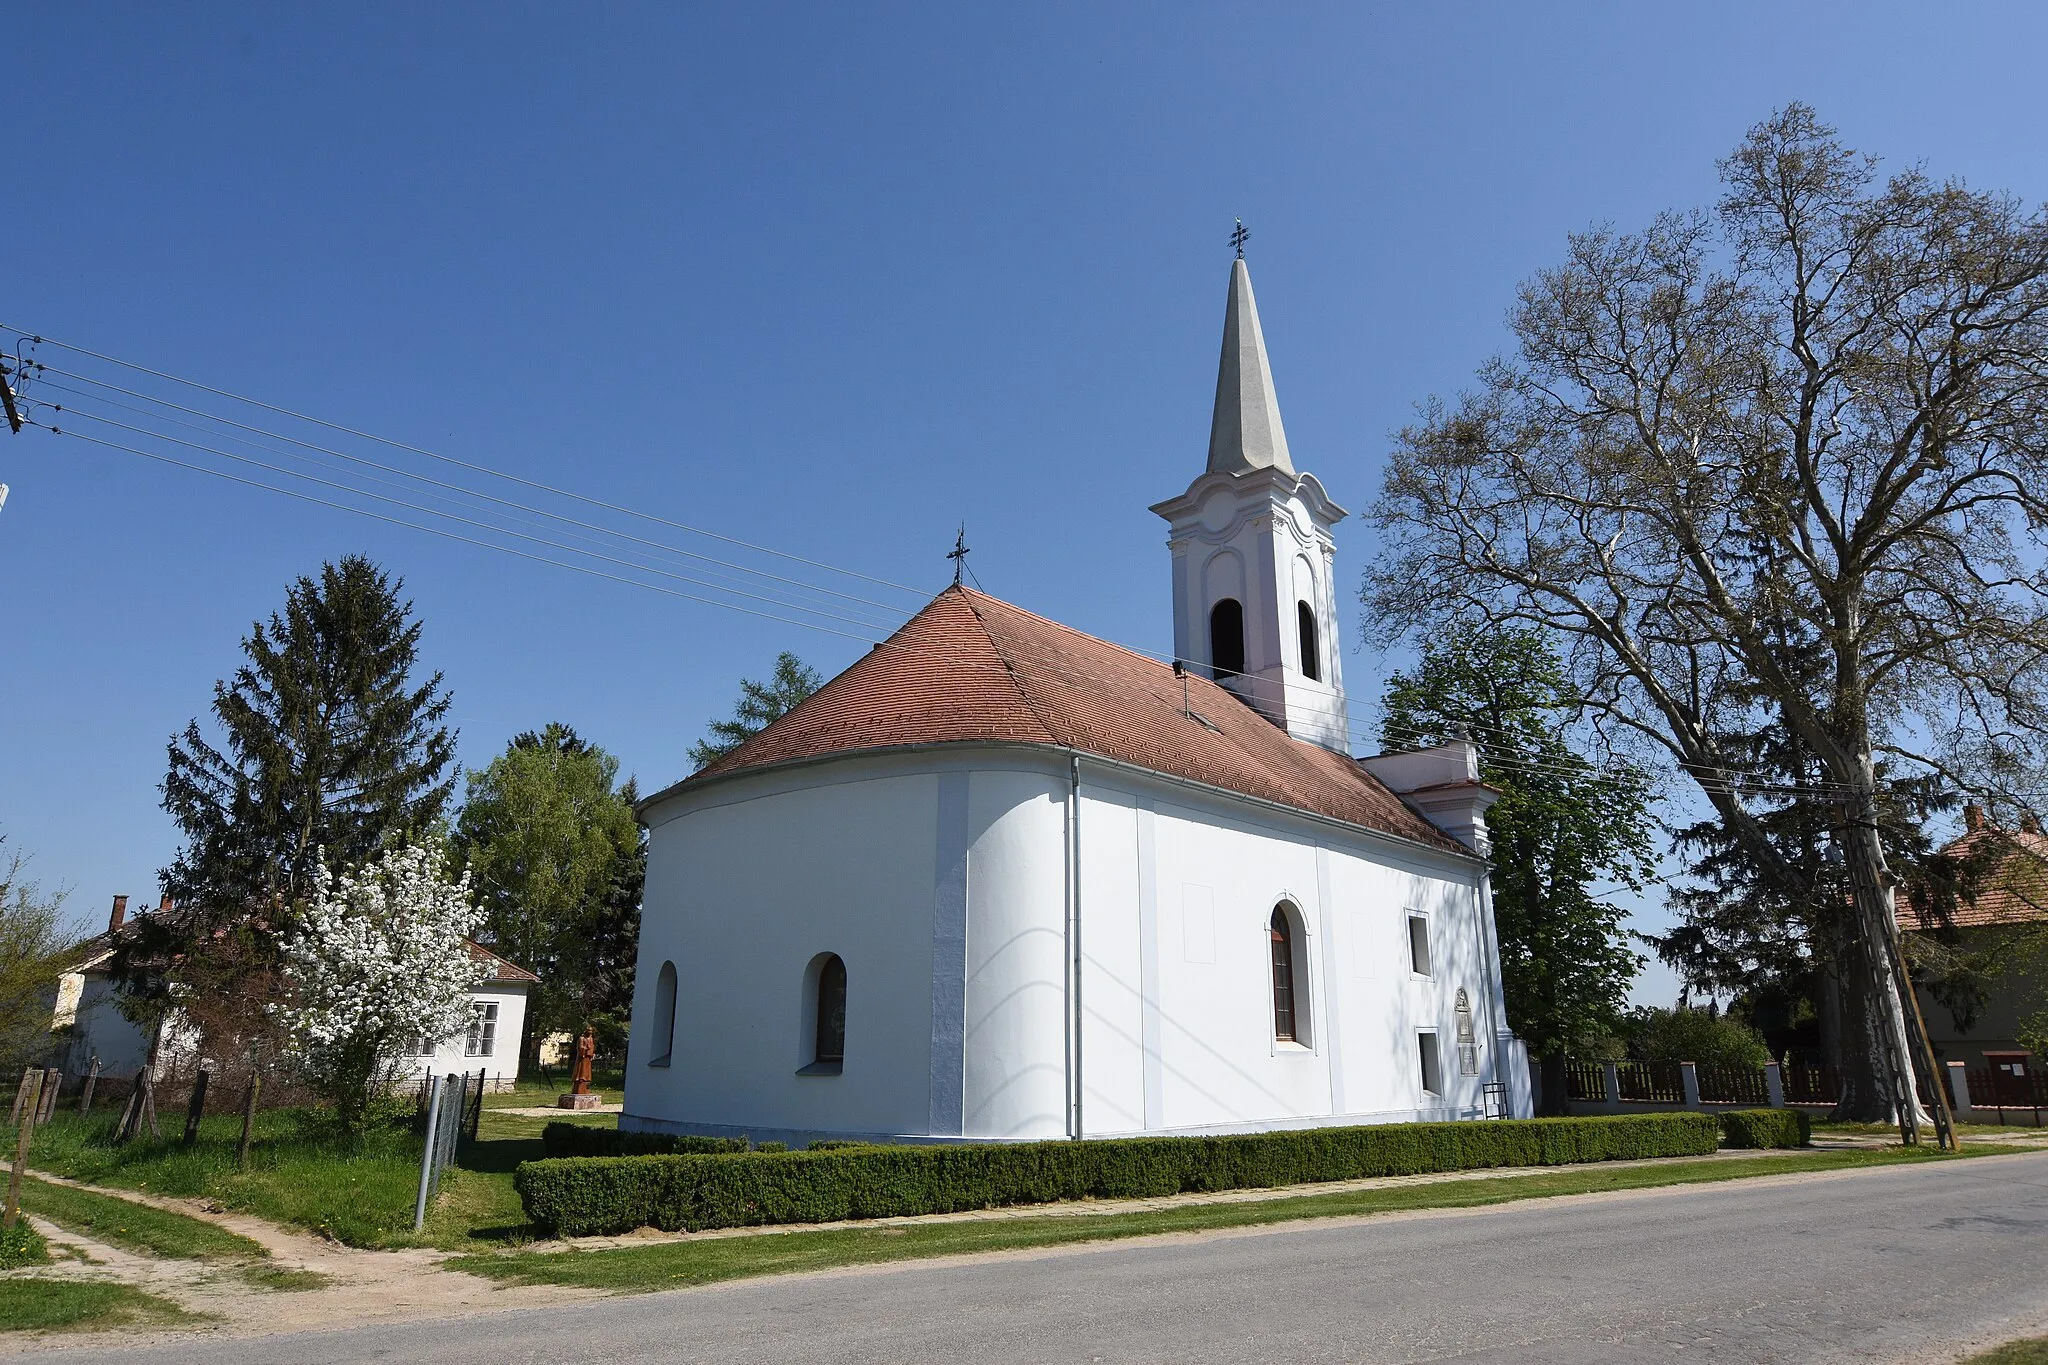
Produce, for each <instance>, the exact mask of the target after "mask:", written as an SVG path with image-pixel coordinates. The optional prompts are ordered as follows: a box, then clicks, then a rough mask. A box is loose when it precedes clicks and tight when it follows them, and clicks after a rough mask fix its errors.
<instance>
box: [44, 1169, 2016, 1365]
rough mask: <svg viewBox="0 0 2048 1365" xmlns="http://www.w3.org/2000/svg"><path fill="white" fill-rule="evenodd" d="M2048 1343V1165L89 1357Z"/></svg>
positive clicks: (801, 1280) (485, 1363) (1282, 1356)
mask: <svg viewBox="0 0 2048 1365" xmlns="http://www.w3.org/2000/svg"><path fill="white" fill-rule="evenodd" d="M2034 1332H2048V1153H2043V1154H2037V1155H2024V1156H2006V1157H1990V1158H1985V1159H1983V1160H1977V1161H1967V1162H1957V1163H1953V1164H1942V1165H1939V1166H1929V1167H1917V1168H1898V1167H1892V1168H1879V1169H1875V1170H1865V1171H1858V1172H1848V1173H1842V1174H1836V1175H1828V1176H1819V1177H1805V1178H1795V1179H1785V1178H1774V1179H1773V1180H1771V1181H1769V1182H1759V1183H1751V1182H1745V1183H1743V1184H1740V1185H1727V1186H1692V1187H1681V1188H1677V1189H1671V1190H1652V1191H1644V1192H1640V1193H1636V1194H1630V1195H1615V1196H1597V1197H1590V1198H1579V1199H1573V1200H1555V1201H1544V1202H1541V1203H1527V1204H1513V1205H1507V1206H1503V1207H1497V1208H1492V1209H1483V1210H1472V1211H1465V1212H1457V1213H1440V1214H1423V1215H1406V1216H1399V1217H1383V1218H1377V1219H1369V1220H1359V1221H1352V1222H1345V1223H1308V1224H1296V1225H1294V1226H1291V1227H1286V1228H1282V1229H1277V1230H1275V1229H1267V1230H1261V1231H1258V1232H1256V1233H1231V1234H1222V1235H1217V1234H1209V1235H1202V1236H1198V1237H1190V1238H1178V1239H1171V1240H1154V1241H1149V1242H1123V1243H1109V1244H1103V1245H1099V1246H1097V1247H1095V1248H1093V1249H1086V1250H1066V1251H1062V1252H1058V1253H1052V1254H1031V1255H1022V1256H1019V1255H1012V1256H1007V1257H1003V1258H1000V1259H993V1258H992V1259H981V1260H962V1261H953V1262H941V1263H933V1262H925V1263H922V1264H919V1263H915V1262H912V1263H906V1264H903V1265H898V1266H890V1267H884V1268H879V1269H867V1270H861V1271H858V1272H847V1273H837V1274H827V1275H812V1276H802V1277H791V1278H785V1279H776V1280H751V1281H742V1282H738V1283H733V1284H726V1285H716V1286H711V1287H709V1288H704V1289H694V1290H683V1291H678V1292H674V1293H667V1294H659V1295H648V1296H645V1297H640V1298H631V1299H615V1300H609V1301H605V1302H599V1303H589V1304H579V1305H576V1306H574V1307H571V1308H567V1309H559V1308H558V1309H551V1310H544V1311H520V1312H512V1313H499V1314H492V1315H489V1316H486V1317H481V1318H470V1319H466V1320H460V1321H451V1322H434V1323H420V1324H413V1325H407V1326H392V1327H376V1328H365V1329H359V1330H356V1331H352V1332H329V1333H320V1334H307V1335H300V1336H272V1337H257V1338H247V1339H242V1340H224V1339H221V1338H204V1337H202V1338H193V1339H188V1340H183V1341H179V1342H176V1343H174V1344H171V1345H168V1346H160V1347H151V1348H145V1349H140V1350H134V1351H123V1352H101V1351H87V1352H66V1358H67V1360H71V1361H76V1360H81V1359H84V1360H99V1359H106V1360H121V1361H127V1362H136V1361H148V1362H163V1363H164V1365H172V1363H173V1362H175V1363H176V1365H188V1363H189V1365H241V1363H242V1362H257V1361H261V1362H289V1365H328V1363H329V1362H335V1363H337V1365H339V1363H340V1362H359V1361H384V1360H405V1361H421V1362H431V1363H432V1365H524V1363H525V1362H540V1361H548V1362H579V1363H580V1362H586V1361H587V1362H598V1361H603V1362H609V1363H611V1365H638V1362H653V1361H662V1362H668V1361H707V1362H709V1361H716V1362H719V1365H747V1363H749V1362H774V1365H806V1363H808V1362H827V1361H830V1362H869V1361H933V1362H955V1361H958V1362H1040V1361H1104V1362H1130V1361H1147V1362H1150V1361H1158V1362H1176V1363H1177V1365H1178V1363H1181V1362H1238V1361H1418V1360H1453V1359H1455V1360H1461V1361H1515V1362H1552V1361H1571V1362H1593V1361H1598V1362H1606V1361H1632V1362H1633V1361H1654V1360H1664V1359H1668V1358H1673V1357H1679V1356H1684V1357H1686V1358H1690V1359H1697V1360H1712V1361H1745V1362H1747V1361H1813V1362H1826V1361H1857V1362H1862V1363H1863V1365H1876V1362H1880V1361H1894V1360H1922V1359H1939V1358H1942V1354H1943V1353H1944V1352H1952V1351H1953V1350H1955V1349H1956V1348H1958V1347H1960V1346H1963V1345H1967V1344H1984V1343H1987V1342H1992V1341H1997V1340H2001V1339H2003V1338H2006V1337H2011V1336H2017V1335H2022V1334H2028V1333H2034Z"/></svg>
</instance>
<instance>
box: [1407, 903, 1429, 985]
mask: <svg viewBox="0 0 2048 1365" xmlns="http://www.w3.org/2000/svg"><path fill="white" fill-rule="evenodd" d="M1408 970H1409V971H1411V972H1414V973H1415V974H1416V975H1417V976H1428V975H1429V916H1427V915H1410V916H1409V917H1408Z"/></svg>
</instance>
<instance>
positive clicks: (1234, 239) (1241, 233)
mask: <svg viewBox="0 0 2048 1365" xmlns="http://www.w3.org/2000/svg"><path fill="white" fill-rule="evenodd" d="M1250 240H1251V233H1249V232H1247V231H1246V230H1245V226H1244V219H1242V218H1240V219H1238V220H1237V226H1236V227H1235V228H1233V229H1231V233H1230V244H1231V245H1232V246H1234V247H1236V248H1237V259H1239V260H1240V261H1241V260H1243V259H1244V244H1245V243H1246V242H1248V241H1250Z"/></svg>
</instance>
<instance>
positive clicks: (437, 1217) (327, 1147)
mask: <svg viewBox="0 0 2048 1365" xmlns="http://www.w3.org/2000/svg"><path fill="white" fill-rule="evenodd" d="M114 1121H115V1120H114V1116H113V1115H111V1114H105V1115H95V1116H90V1117H86V1118H79V1117H77V1116H75V1115H58V1116H57V1117H56V1118H55V1119H54V1120H53V1121H52V1122H50V1123H48V1124H46V1125H44V1126H43V1127H41V1128H38V1129H37V1130H36V1134H35V1142H34V1149H33V1151H32V1153H31V1155H30V1164H31V1165H32V1166H34V1167H35V1168H36V1169H37V1170H41V1171H46V1172H49V1173H50V1174H52V1175H60V1176H65V1177H67V1178H69V1179H73V1180H82V1181H85V1182H87V1183H89V1184H93V1185H104V1186H108V1187H111V1188H115V1189H129V1190H138V1191H143V1192H146V1193H150V1194H161V1195H172V1196H186V1197H204V1198H209V1199H215V1200H218V1201H219V1202H220V1203H221V1204H223V1205H225V1206H226V1207H228V1208H231V1209H235V1210H237V1211H239V1212H244V1213H252V1214H255V1215H256V1216H257V1217H259V1218H267V1219H269V1220H271V1221H272V1222H276V1223H282V1224H285V1225H286V1226H290V1227H298V1228H304V1229H308V1230H310V1231H314V1232H320V1233H325V1234H326V1235H328V1236H330V1237H333V1238H334V1239H336V1240H337V1241H340V1242H343V1243H346V1244H348V1245H350V1246H360V1247H396V1246H421V1245H425V1246H436V1247H445V1248H450V1249H464V1248H475V1247H483V1246H501V1245H504V1244H505V1243H506V1242H508V1241H510V1242H517V1241H523V1240H525V1239H526V1238H528V1237H530V1236H531V1232H530V1231H529V1230H528V1228H527V1226H526V1214H525V1211H524V1210H523V1209H522V1208H521V1207H520V1205H519V1196H518V1194H517V1193H515V1192H514V1191H513V1189H512V1170H513V1168H514V1167H515V1166H517V1165H518V1164H519V1163H520V1162H522V1161H532V1160H535V1159H536V1158H538V1157H540V1156H541V1155H542V1153H541V1146H540V1131H541V1128H542V1127H543V1126H544V1125H545V1123H546V1122H547V1120H545V1119H538V1118H527V1117H523V1116H520V1115H514V1114H500V1113H496V1112H494V1111H493V1109H492V1108H490V1107H488V1106H487V1107H486V1108H485V1110H484V1116H483V1126H482V1132H481V1135H480V1137H481V1140H480V1141H477V1142H474V1143H471V1142H465V1143H463V1144H462V1146H461V1149H460V1150H459V1152H458V1155H457V1168H456V1169H455V1170H452V1171H450V1172H449V1173H448V1174H447V1175H446V1176H445V1177H443V1180H442V1184H441V1194H440V1197H439V1199H438V1200H437V1201H436V1202H435V1205H434V1207H433V1208H432V1209H431V1210H430V1211H429V1213H428V1217H427V1226H426V1228H425V1229H424V1230H423V1231H422V1232H421V1233H418V1234H415V1233H414V1232H413V1230H412V1211H413V1201H414V1198H415V1197H416V1195H417V1194H418V1191H419V1169H420V1139H419V1138H418V1137H417V1136H415V1135H414V1134H413V1133H412V1132H410V1131H409V1130H408V1129H407V1128H406V1127H404V1126H403V1125H402V1124H401V1125H387V1126H383V1127H377V1128H372V1129H370V1130H368V1131H366V1132H364V1133H363V1134H362V1135H360V1136H359V1137H357V1138H354V1139H350V1138H348V1137H346V1136H345V1135H343V1134H341V1133H340V1132H338V1131H336V1130H335V1129H334V1128H333V1127H332V1125H331V1124H328V1123H326V1122H324V1121H323V1120H322V1119H321V1118H320V1116H317V1115H310V1114H306V1113H303V1112H300V1111H295V1110H278V1111H274V1112H267V1113H263V1114H260V1115H258V1116H257V1125H256V1136H255V1141H254V1143H253V1144H252V1146H251V1149H250V1163H249V1170H247V1171H239V1170H237V1169H236V1166H235V1156H236V1146H237V1144H238V1143H239V1141H240V1139H241V1131H242V1121H241V1117H240V1115H237V1114H219V1115H213V1116H210V1117H208V1118H207V1119H206V1120H205V1121H204V1122H203V1123H202V1124H201V1125H200V1130H199V1140H198V1142H196V1143H195V1144H194V1145H193V1146H192V1147H190V1148H187V1147H185V1146H184V1145H183V1143H182V1141H181V1138H182V1134H183V1125H182V1124H172V1123H169V1122H167V1123H166V1124H165V1128H164V1137H163V1138H162V1139H152V1138H148V1137H143V1138H138V1139H136V1140H135V1141H133V1142H130V1143H128V1144H127V1145H126V1146H119V1147H117V1146H115V1145H114V1144H113V1141H112V1133H113V1128H114ZM580 1121H582V1122H588V1123H597V1124H603V1125H607V1126H608V1125H610V1124H611V1123H613V1122H614V1121H615V1120H614V1117H613V1116H612V1115H609V1114H586V1115H583V1116H581V1119H580ZM50 1188H53V1189H54V1188H61V1187H50ZM31 1207H33V1205H31ZM46 1216H50V1217H51V1218H52V1221H56V1222H61V1221H62V1220H61V1219H57V1218H56V1217H55V1216H54V1215H46ZM166 1216H171V1217H175V1216H176V1215H166ZM190 1221H194V1222H196V1221H197V1220H190ZM200 1226H207V1225H205V1224H200ZM80 1231H87V1229H84V1228H81V1229H80ZM223 1235H227V1234H223ZM252 1245H253V1244H252Z"/></svg>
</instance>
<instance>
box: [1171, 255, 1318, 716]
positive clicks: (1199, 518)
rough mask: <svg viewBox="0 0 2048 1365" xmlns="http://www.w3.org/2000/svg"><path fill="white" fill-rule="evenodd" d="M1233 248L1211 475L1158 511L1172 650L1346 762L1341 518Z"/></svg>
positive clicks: (1212, 430)
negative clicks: (1279, 388) (1317, 470)
mask: <svg viewBox="0 0 2048 1365" xmlns="http://www.w3.org/2000/svg"><path fill="white" fill-rule="evenodd" d="M1231 241H1232V244H1233V245H1234V246H1236V247H1238V249H1239V252H1240V254H1239V257H1238V259H1236V260H1234V261H1232V262H1231V263H1230V299H1229V303H1228V304H1227V305H1226V307H1225V310H1224V314H1223V363H1222V364H1221V366H1219V367H1218V369H1217V372H1216V412H1215V416H1214V419H1213V421H1212V423H1211V425H1210V428H1209V467H1208V469H1207V470H1205V471H1204V472H1203V474H1202V476H1201V477H1200V478H1198V479H1196V480H1195V481H1194V482H1193V483H1192V484H1190V485H1189V486H1188V491H1187V492H1185V493H1183V494H1181V495H1180V496H1179V497H1177V498H1168V499H1167V500H1166V501H1165V502H1162V503H1155V504H1154V505H1153V508H1152V510H1153V511H1155V512H1157V513H1158V514H1159V515H1160V516H1162V517H1164V518H1166V520H1167V522H1168V524H1169V525H1171V526H1172V527H1173V532H1172V535H1171V538H1170V539H1169V540H1168V541H1167V544H1168V545H1169V546H1170V547H1171V548H1172V550H1173V652H1174V654H1175V655H1176V656H1177V657H1178V658H1180V659H1182V660H1184V661H1187V662H1189V663H1191V664H1193V665H1194V666H1195V667H1198V668H1206V669H1207V671H1208V673H1209V676H1210V677H1212V678H1214V679H1216V681H1218V682H1220V683H1222V684H1223V685H1224V686H1225V687H1227V688H1229V689H1230V690H1231V691H1232V692H1235V693H1236V694H1237V695H1238V696H1239V697H1241V698H1243V699H1244V700H1245V702H1247V703H1248V704H1249V705H1251V706H1253V707H1255V708H1257V709H1258V710H1259V711H1260V712H1261V713H1263V714H1264V715H1265V716H1266V718H1267V719H1269V720H1271V721H1272V722H1273V723H1274V724H1276V725H1280V726H1283V727H1285V728H1286V730H1287V733H1288V734H1290V735H1293V736H1294V737H1295V738H1296V739H1302V740H1307V741H1308V742H1309V743H1311V744H1320V745H1322V746H1324V747H1325V748H1328V749H1335V750H1336V751H1337V752H1339V753H1349V752H1350V744H1351V734H1350V722H1349V714H1350V713H1349V708H1348V705H1347V703H1346V701H1345V698H1344V677H1343V669H1342V660H1341V657H1340V656H1341V654H1342V651H1341V650H1340V649H1339V648H1338V647H1337V619H1338V610H1337V606H1338V603H1339V602H1341V601H1342V600H1343V596H1342V594H1341V593H1340V592H1339V590H1338V587H1337V565H1336V553H1337V544H1336V541H1335V540H1334V539H1333V538H1332V537H1331V534H1330V528H1332V527H1333V526H1335V525H1336V524H1337V523H1338V522H1340V521H1342V520H1343V519H1344V509H1343V508H1341V507H1339V506H1338V505H1337V504H1336V503H1334V502H1331V501H1330V498H1329V495H1328V494H1327V493H1325V492H1324V491H1323V486H1322V484H1321V483H1319V482H1317V480H1316V477H1315V475H1313V474H1302V473H1298V472H1297V471H1296V470H1295V468H1294V460H1293V457H1292V456H1291V455H1290V454H1289V453H1288V450H1287V432H1286V430H1285V428H1283V427H1282V426H1281V425H1280V404H1279V401H1278V400H1277V399H1276V398H1275V397H1274V396H1273V367H1272V365H1271V364H1270V363H1269V362H1268V361H1267V359H1266V337H1265V333H1264V331H1263V330H1261V328H1260V327H1259V306H1258V304H1257V303H1256V302H1255V301H1254V300H1253V298H1252V277H1251V276H1250V275H1249V274H1248V273H1246V271H1245V265H1244V258H1243V255H1242V251H1243V243H1244V232H1243V224H1239V225H1238V231H1237V232H1235V233H1233V234H1231Z"/></svg>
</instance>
